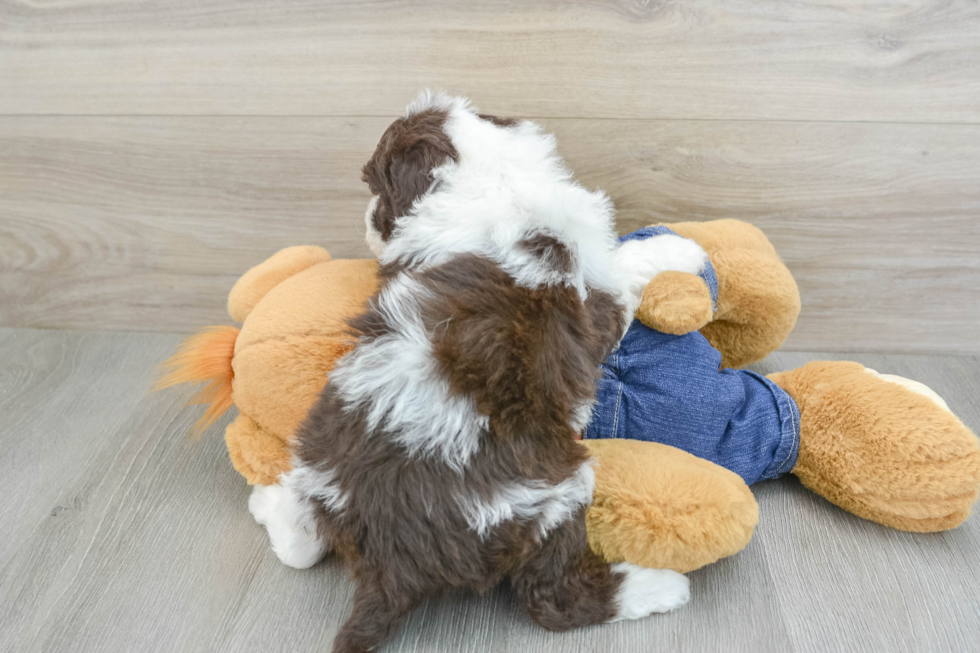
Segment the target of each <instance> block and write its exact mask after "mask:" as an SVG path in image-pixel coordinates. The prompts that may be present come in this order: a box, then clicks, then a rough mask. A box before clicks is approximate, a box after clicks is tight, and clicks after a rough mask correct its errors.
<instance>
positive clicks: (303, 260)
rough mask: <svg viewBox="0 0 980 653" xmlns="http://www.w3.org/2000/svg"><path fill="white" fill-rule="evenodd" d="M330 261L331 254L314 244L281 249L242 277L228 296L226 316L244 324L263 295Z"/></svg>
mask: <svg viewBox="0 0 980 653" xmlns="http://www.w3.org/2000/svg"><path fill="white" fill-rule="evenodd" d="M329 260H330V253H329V252H327V250H325V249H323V248H322V247H317V246H315V245H300V246H297V247H287V248H286V249H281V250H279V251H278V252H276V253H275V254H273V255H272V256H270V257H269V258H267V259H266V260H265V261H263V262H261V263H259V264H258V265H256V266H255V267H253V268H252V269H251V270H249V271H248V272H246V273H245V274H243V275H242V277H241V278H240V279H239V280H238V281H237V282H235V286H234V287H233V288H232V289H231V293H229V294H228V314H229V315H231V319H233V320H235V321H236V322H244V321H245V318H246V317H248V314H249V313H251V312H252V309H253V308H255V305H256V304H258V303H259V300H261V299H262V298H263V297H265V295H266V293H268V292H269V291H270V290H272V289H273V288H275V287H276V286H278V285H279V284H280V283H282V282H283V281H285V280H286V279H288V278H289V277H291V276H293V275H295V274H297V273H299V272H302V271H303V270H306V269H307V268H310V267H312V266H314V265H316V264H317V263H323V262H325V261H329Z"/></svg>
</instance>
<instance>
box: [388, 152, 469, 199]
mask: <svg viewBox="0 0 980 653" xmlns="http://www.w3.org/2000/svg"><path fill="white" fill-rule="evenodd" d="M447 145H448V147H446V146H447ZM447 158H452V159H455V158H456V150H455V148H453V146H452V143H451V142H449V137H448V136H447V137H446V138H445V142H440V141H439V139H435V138H427V137H425V136H424V135H420V136H419V137H418V138H417V140H415V143H413V144H412V145H411V146H410V147H409V148H408V149H407V151H405V150H403V151H400V152H399V153H398V154H397V155H395V156H393V157H392V159H391V162H390V163H389V165H388V180H389V189H388V193H389V199H390V205H391V211H392V213H393V214H394V215H395V216H396V217H399V216H403V215H407V214H408V212H409V211H411V210H412V204H414V203H415V200H417V199H418V198H420V197H422V196H423V195H424V194H425V193H426V191H428V190H429V187H430V186H432V182H433V177H432V171H433V170H434V169H435V168H438V167H439V166H441V165H442V164H443V163H444V162H445V161H446V159H447Z"/></svg>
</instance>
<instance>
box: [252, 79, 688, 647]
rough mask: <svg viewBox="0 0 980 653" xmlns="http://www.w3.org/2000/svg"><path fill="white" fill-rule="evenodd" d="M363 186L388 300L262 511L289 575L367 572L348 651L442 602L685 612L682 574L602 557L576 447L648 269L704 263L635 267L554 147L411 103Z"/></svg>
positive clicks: (627, 615) (599, 612) (664, 247)
mask: <svg viewBox="0 0 980 653" xmlns="http://www.w3.org/2000/svg"><path fill="white" fill-rule="evenodd" d="M363 179H364V181H366V182H367V184H368V186H369V187H370V190H371V193H372V194H373V198H372V200H371V202H370V205H369V207H368V210H367V214H366V216H365V222H366V226H367V229H368V236H367V241H368V243H369V245H370V246H371V248H372V249H373V250H374V251H375V253H376V254H377V255H378V257H379V259H380V263H381V268H380V278H381V284H380V290H379V291H378V293H377V294H376V295H375V296H374V297H373V298H372V300H371V302H370V305H369V308H368V309H367V311H366V313H364V314H363V315H362V316H361V317H359V318H358V319H356V320H355V321H354V322H353V323H352V324H351V328H352V330H353V332H354V333H355V334H356V336H357V344H356V348H355V349H354V350H353V351H352V352H351V353H349V354H348V355H347V356H345V357H344V358H342V359H341V360H340V361H338V363H337V365H336V367H335V369H334V370H333V372H332V373H331V375H330V382H329V383H328V384H327V386H326V387H325V388H324V390H323V393H322V394H321V396H320V397H319V399H318V401H317V403H316V405H315V406H314V408H313V409H312V410H311V412H310V414H309V416H308V417H307V419H306V421H305V423H304V425H303V426H302V428H301V429H300V431H299V433H298V434H297V438H296V441H295V442H294V449H293V454H294V469H293V470H292V471H291V472H289V473H288V474H285V475H284V476H283V477H282V478H281V479H280V483H279V485H276V486H269V487H267V488H257V489H256V490H255V493H254V494H253V496H252V499H251V502H250V508H251V510H252V512H253V514H254V515H255V517H256V519H257V520H258V521H259V522H260V523H263V524H264V525H265V526H266V527H267V528H268V530H269V535H270V538H271V540H272V544H273V548H274V550H275V551H276V553H277V554H278V555H279V557H280V558H281V559H282V560H283V562H285V563H286V564H290V565H292V566H296V567H307V566H310V565H312V564H314V563H315V562H316V561H317V560H318V559H319V558H320V557H321V556H322V555H323V554H324V553H325V552H326V551H328V550H335V551H337V552H338V553H339V554H340V555H341V556H342V557H343V558H344V560H345V561H346V563H347V565H348V566H349V568H350V570H351V572H352V575H353V578H354V581H355V583H356V589H355V592H354V608H353V612H352V614H351V616H350V618H349V619H348V620H347V622H346V623H345V624H344V625H343V627H342V628H341V630H340V632H339V634H338V635H337V638H336V640H335V641H334V648H333V650H334V651H335V652H337V653H352V652H355V651H369V650H374V649H375V648H376V647H377V646H379V645H380V644H381V643H382V642H383V641H384V639H385V638H386V637H387V635H388V634H389V632H390V631H391V629H392V628H393V627H394V626H395V625H396V624H397V623H398V622H399V621H400V620H401V619H402V618H403V617H404V616H405V615H407V614H408V613H409V612H410V611H411V610H412V609H414V608H415V607H416V606H417V605H419V604H420V603H421V602H422V601H424V600H425V599H426V598H427V597H430V596H434V595H437V594H439V593H441V592H444V591H446V590H456V589H463V590H472V591H476V592H484V591H486V590H488V589H490V588H492V587H493V586H495V585H496V584H497V583H499V582H501V581H502V580H509V581H510V583H511V585H512V586H513V589H514V591H515V593H516V596H517V597H518V599H519V600H520V601H521V602H522V603H523V604H524V605H525V606H526V607H527V609H528V611H529V612H530V615H531V617H532V618H533V619H534V621H536V622H537V623H538V624H540V625H541V626H543V627H545V628H548V629H552V630H565V629H568V628H573V627H576V626H583V625H587V624H596V623H602V622H608V621H616V620H620V619H636V618H639V617H644V616H646V615H649V614H650V613H652V612H664V611H668V610H672V609H674V608H676V607H678V606H680V605H683V604H684V603H686V602H687V600H688V596H689V591H688V583H687V579H686V578H685V577H684V576H682V575H680V574H677V573H675V572H672V571H666V570H652V569H642V568H639V567H636V566H633V565H630V564H627V563H620V564H616V565H609V564H607V563H605V562H604V561H602V560H601V559H600V558H599V557H597V556H596V555H595V554H594V553H592V552H591V551H590V550H589V548H588V546H587V542H586V530H585V520H584V513H585V509H586V507H587V506H588V504H589V503H590V501H591V500H592V490H593V484H594V473H593V469H592V465H591V462H590V460H589V457H588V453H587V451H586V449H585V448H584V447H582V446H581V445H580V444H578V443H577V442H576V438H577V436H578V435H579V434H580V432H581V431H582V429H583V427H584V426H585V425H586V424H587V423H588V420H589V418H590V415H591V407H592V402H593V395H594V391H595V381H596V379H597V375H598V370H599V364H600V363H601V362H603V361H604V360H605V359H606V357H607V356H608V355H609V354H610V352H611V351H612V350H613V349H614V348H615V346H616V344H617V342H618V340H619V338H620V337H621V335H622V334H623V332H624V329H625V327H626V326H627V323H628V321H629V319H631V317H632V311H633V310H634V309H635V307H636V304H637V302H638V301H639V294H640V293H641V292H642V289H643V286H644V285H645V281H646V280H649V278H651V277H652V275H653V274H656V272H658V271H659V269H661V268H662V267H663V266H662V265H659V266H658V264H657V263H655V262H651V259H658V258H661V259H665V260H670V261H671V265H674V266H675V267H679V268H683V269H696V268H697V267H698V265H699V264H700V265H703V262H704V260H705V258H706V257H705V256H704V252H703V251H701V250H700V248H699V247H697V246H696V245H694V246H693V249H692V248H691V245H693V243H691V242H690V241H685V240H683V239H680V238H677V239H676V240H677V241H680V242H674V241H670V240H668V241H664V240H658V242H657V243H648V244H647V245H645V246H644V247H647V248H653V249H650V251H649V252H647V253H648V254H649V253H651V252H652V254H653V255H652V256H644V255H643V254H644V253H643V252H642V251H639V250H637V247H638V246H634V245H630V247H629V248H626V249H624V250H622V251H621V250H620V249H618V248H617V247H616V235H615V232H614V228H613V209H612V206H611V203H610V202H609V200H608V199H607V198H606V196H605V195H603V194H602V193H599V192H588V191H586V190H585V189H583V188H582V187H581V186H579V185H578V184H577V183H575V182H574V181H573V180H572V176H571V173H570V172H569V171H568V170H567V168H565V166H564V164H563V162H562V160H561V159H560V158H559V157H558V155H557V153H556V149H555V140H554V138H553V137H552V136H550V135H546V134H543V133H542V132H541V130H540V129H539V128H538V127H537V126H536V125H535V124H533V123H531V122H527V121H513V120H505V119H500V118H496V117H494V116H489V115H482V114H480V113H478V112H477V111H476V110H475V109H473V108H471V107H470V106H469V104H468V103H467V102H466V101H465V100H463V99H459V98H452V97H447V96H445V95H436V96H433V95H430V94H428V93H424V94H422V95H421V96H420V97H419V99H418V100H416V101H415V102H414V103H412V104H411V105H409V107H408V110H407V112H406V115H405V117H403V118H401V119H399V120H397V121H395V122H394V123H393V124H392V125H391V126H390V127H389V128H388V130H387V131H386V132H385V134H384V135H383V136H382V138H381V141H380V143H379V144H378V147H377V149H376V151H375V152H374V155H373V156H372V157H371V159H370V160H369V161H368V163H367V164H366V165H365V166H364V169H363ZM658 248H659V249H658ZM627 269H628V270H629V273H628V274H627V273H625V270H627Z"/></svg>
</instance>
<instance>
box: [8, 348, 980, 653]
mask: <svg viewBox="0 0 980 653" xmlns="http://www.w3.org/2000/svg"><path fill="white" fill-rule="evenodd" d="M177 341H178V336H176V335H168V334H149V333H145V334H136V333H99V332H87V333H86V332H75V331H45V330H29V329H0V414H2V415H3V420H2V422H0V443H2V449H3V455H2V456H0V493H2V496H3V497H5V499H4V500H3V501H2V502H0V524H3V529H2V530H3V536H2V537H0V624H3V626H2V628H0V651H18V652H22V653H28V652H34V651H38V652H41V651H44V652H51V651H59V652H61V651H99V652H109V653H117V652H119V653H121V652H126V651H186V652H190V651H228V652H234V653H242V652H247V651H257V652H261V653H273V652H275V651H284V652H285V651H325V650H328V649H329V642H330V640H331V638H332V636H333V635H334V633H335V632H336V631H337V628H338V626H339V624H340V623H341V621H342V620H343V619H344V617H345V615H346V614H347V613H348V611H349V609H350V606H349V602H350V599H351V589H352V586H351V584H350V582H349V581H348V580H347V578H346V576H345V574H344V571H343V569H342V567H341V565H340V563H339V562H338V561H337V560H336V559H328V560H327V561H325V562H323V563H321V564H320V565H318V566H317V567H315V568H313V569H310V570H306V571H296V570H293V569H289V568H287V567H284V566H283V565H281V564H280V563H279V561H278V560H277V559H276V557H275V556H274V555H273V554H272V552H271V551H270V549H269V546H268V544H267V540H266V536H265V532H264V530H263V529H262V528H261V527H259V526H257V525H256V524H255V523H254V522H253V521H252V519H251V516H250V515H249V514H248V512H247V510H246V501H247V497H248V489H247V487H246V485H245V483H244V481H243V480H242V479H241V477H239V476H238V475H237V474H236V473H235V472H234V470H233V469H232V467H231V464H230V462H229V461H228V457H227V454H226V453H225V450H224V443H223V441H222V438H221V436H220V432H221V430H220V425H219V426H216V427H215V428H214V429H212V430H211V431H209V432H208V433H207V434H206V435H205V436H204V437H203V438H202V439H201V440H199V441H194V440H191V439H189V438H188V437H187V435H186V434H187V432H188V430H189V429H190V428H191V426H192V424H193V422H194V420H195V419H196V418H197V412H196V411H195V410H194V409H183V408H182V404H183V402H184V401H186V400H187V398H188V397H189V394H190V392H189V390H187V391H167V392H161V393H156V394H148V388H149V385H150V382H151V379H152V376H153V367H154V365H155V364H156V363H157V362H158V361H160V359H162V358H163V357H165V356H166V355H167V354H168V353H169V352H170V351H171V350H172V349H173V347H174V345H175V344H176V343H177ZM816 357H817V356H815V355H813V354H807V353H777V354H775V355H773V356H772V357H770V359H768V360H767V361H766V362H765V363H764V364H763V365H761V366H759V367H758V368H757V369H759V370H760V371H763V372H770V371H775V370H777V369H780V368H787V367H794V366H797V365H800V364H802V363H803V362H805V361H807V360H810V359H813V358H816ZM821 357H827V356H826V355H823V356H821ZM831 357H833V356H831ZM857 359H858V360H860V361H861V362H863V363H865V364H866V365H868V366H870V367H873V368H875V369H877V370H879V371H881V372H892V373H896V374H901V375H905V376H908V377H911V378H915V379H918V380H921V381H923V382H925V383H927V384H928V385H930V386H932V387H933V388H934V389H936V390H937V391H938V392H939V393H940V394H942V395H943V396H944V397H945V399H946V400H947V401H948V402H949V404H950V406H951V408H952V409H953V410H954V411H956V412H957V413H959V414H960V415H961V416H962V417H963V418H964V420H965V421H966V423H967V424H968V425H969V426H971V427H972V428H973V429H974V430H980V359H978V358H976V357H959V358H957V357H935V356H929V357H924V356H913V355H901V356H899V355H879V354H866V355H859V356H857ZM754 490H755V492H756V496H757V497H758V500H759V505H760V509H761V510H760V512H761V516H760V525H759V527H758V529H757V530H756V534H755V537H754V539H753V540H752V542H751V543H750V544H749V546H748V548H746V549H745V550H744V551H743V552H741V553H739V554H738V555H736V556H734V557H732V558H729V559H727V560H723V561H721V562H719V563H717V564H714V565H711V566H709V567H707V568H705V569H702V570H700V571H697V572H695V573H693V574H691V579H692V588H693V599H692V601H691V604H690V605H689V606H687V607H686V608H684V609H682V610H680V611H678V612H675V613H672V614H669V615H665V616H655V617H651V618H649V619H646V620H642V621H639V622H630V623H620V624H612V625H607V626H601V627H595V628H589V629H584V630H580V631H576V632H570V633H565V634H551V633H548V632H546V631H543V630H541V629H539V628H537V627H535V626H534V625H533V624H532V623H531V621H530V620H529V619H528V617H527V616H526V614H525V613H523V612H522V610H521V609H520V608H519V607H518V606H517V605H516V604H515V602H514V601H513V599H512V597H511V595H510V593H509V592H508V591H506V590H499V591H496V592H493V593H491V594H490V595H488V596H483V597H472V596H456V597H447V598H445V599H442V600H439V601H433V602H430V603H428V604H426V605H425V606H423V607H422V608H420V609H419V610H418V611H417V612H416V613H415V614H413V615H412V617H411V618H410V619H409V620H408V622H407V623H406V624H405V626H404V627H403V628H401V629H400V630H399V631H398V633H397V634H396V636H395V638H394V640H393V642H392V643H391V644H390V645H389V646H388V647H387V648H385V651H413V652H421V651H460V652H470V651H473V652H476V651H488V652H489V651H493V652H500V651H513V652H515V653H518V652H526V651H545V650H554V651H595V652H597V653H605V652H608V651H615V652H616V653H632V652H637V653H640V652H644V653H645V652H647V651H691V652H705V651H727V652H730V653H743V652H744V653H767V652H770V651H772V652H773V653H777V652H778V653H785V652H788V651H808V652H813V653H827V652H828V651H861V652H868V651H882V652H888V653H896V652H900V651H909V652H915V653H919V652H922V651H964V652H966V651H976V650H977V646H978V642H980V546H978V543H980V516H977V515H975V516H974V517H973V518H971V519H970V520H969V521H968V522H967V523H966V524H965V525H964V526H962V527H960V528H959V529H957V530H954V531H951V532H947V533H942V534H936V535H913V534H909V533H901V532H898V531H894V530H890V529H887V528H884V527H881V526H877V525H875V524H872V523H869V522H866V521H863V520H861V519H858V518H856V517H853V516H851V515H849V514H847V513H844V512H843V511H841V510H838V509H837V508H835V507H833V506H831V505H830V504H828V503H827V502H825V501H823V500H822V499H820V498H818V497H816V496H815V495H813V494H811V493H809V492H808V491H806V490H804V489H803V488H802V487H801V485H800V484H799V483H798V482H796V481H795V480H793V479H783V480H779V481H772V482H766V483H762V484H759V485H757V486H756V487H755V488H754Z"/></svg>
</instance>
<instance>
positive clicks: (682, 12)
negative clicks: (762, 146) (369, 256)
mask: <svg viewBox="0 0 980 653" xmlns="http://www.w3.org/2000/svg"><path fill="white" fill-rule="evenodd" d="M0 26H2V32H0V36H2V38H0V61H2V62H3V66H2V67H0V88H4V89H5V92H4V93H3V94H2V95H0V112H3V113H8V114H11V113H15V114H69V113H86V114H113V115H118V114H161V113H162V114H179V115H188V114H237V115H241V114H246V115H255V114H277V115H284V114H289V115H334V116H337V115H373V116H379V115H380V116H387V115H392V114H394V113H395V112H397V111H398V110H399V109H401V107H402V106H403V105H404V103H405V98H406V97H407V96H410V95H412V94H414V93H415V92H416V91H417V90H418V89H419V88H420V87H423V86H434V87H438V88H449V89H450V90H453V91H457V92H462V93H466V94H468V95H470V96H472V97H473V98H474V99H476V100H477V102H479V103H482V104H484V105H485V106H486V107H487V108H490V107H493V109H494V110H496V111H500V112H503V113H509V114H520V115H537V116H547V117H606V118H621V117H626V118H699V119H728V118H740V119H780V120H784V119H815V120H838V121H839V120H889V121H913V122H974V123H975V122H977V121H978V119H980V56H978V55H980V42H978V40H977V38H976V35H977V33H978V31H980V8H978V7H977V5H976V3H974V2H941V1H938V0H929V1H923V2H918V3H914V4H909V3H905V4H895V3H883V2H865V3H857V4H855V3H841V2H831V1H826V0H824V1H819V2H806V3H789V2H778V1H772V0H770V1H767V2H759V1H758V0H738V1H734V2H725V3H718V2H712V1H711V0H688V1H686V2H636V1H634V0H611V1H603V0H565V1H560V0H542V1H537V2H513V1H511V0H480V1H478V2H453V1H452V0H438V1H435V2H426V3H418V2H404V1H403V0H372V1H371V2H363V1H357V2H339V1H335V2H307V1H305V0H285V1H281V2H274V3H270V2H255V1H249V2H242V1H241V0H204V1H200V2H193V3H173V2H165V1H162V0H142V1H140V2H121V1H119V0H113V1H109V2H106V1H104V0H75V1H73V2H70V3H55V4H51V3H44V4H36V3H27V2H14V1H11V0H6V1H4V2H0Z"/></svg>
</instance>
